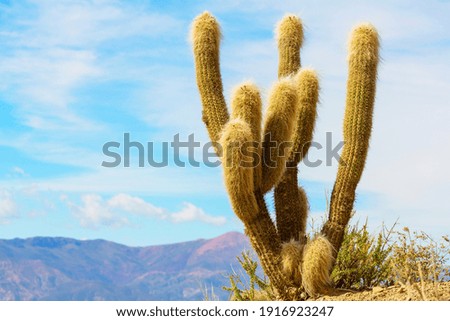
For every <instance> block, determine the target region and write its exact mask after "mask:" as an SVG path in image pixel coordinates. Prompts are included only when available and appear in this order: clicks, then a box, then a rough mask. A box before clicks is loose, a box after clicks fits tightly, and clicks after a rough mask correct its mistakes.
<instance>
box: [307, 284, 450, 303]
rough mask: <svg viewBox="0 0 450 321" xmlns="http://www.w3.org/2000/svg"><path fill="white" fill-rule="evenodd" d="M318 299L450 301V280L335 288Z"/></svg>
mask: <svg viewBox="0 0 450 321" xmlns="http://www.w3.org/2000/svg"><path fill="white" fill-rule="evenodd" d="M313 300H317V301H425V300H443V301H450V282H439V283H423V284H420V283H417V284H413V285H394V286H390V287H374V288H373V289H371V290H366V291H346V290H335V291H334V293H330V294H329V295H325V296H321V297H318V298H315V299H313Z"/></svg>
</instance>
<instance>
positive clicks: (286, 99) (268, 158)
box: [261, 78, 297, 193]
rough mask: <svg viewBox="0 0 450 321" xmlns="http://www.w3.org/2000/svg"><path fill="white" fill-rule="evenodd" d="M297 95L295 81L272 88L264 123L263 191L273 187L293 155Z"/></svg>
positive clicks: (283, 80)
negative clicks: (292, 142) (292, 143)
mask: <svg viewBox="0 0 450 321" xmlns="http://www.w3.org/2000/svg"><path fill="white" fill-rule="evenodd" d="M296 104H297V92H296V89H295V86H294V83H293V81H292V79H290V78H284V79H281V80H279V81H278V83H276V84H275V85H274V87H273V88H272V93H271V95H270V98H269V106H268V108H267V113H266V117H265V121H264V134H263V146H262V148H263V150H262V156H263V157H262V158H263V162H262V189H261V190H262V192H263V193H266V192H268V191H269V190H270V189H272V187H274V186H275V185H276V184H277V183H278V181H279V180H280V178H281V176H282V175H283V173H284V170H285V168H286V160H287V159H288V157H289V155H290V151H291V148H292V146H291V145H290V144H289V143H290V142H291V139H292V132H293V127H294V120H295V118H296Z"/></svg>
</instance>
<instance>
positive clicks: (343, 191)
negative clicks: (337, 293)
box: [191, 12, 379, 300]
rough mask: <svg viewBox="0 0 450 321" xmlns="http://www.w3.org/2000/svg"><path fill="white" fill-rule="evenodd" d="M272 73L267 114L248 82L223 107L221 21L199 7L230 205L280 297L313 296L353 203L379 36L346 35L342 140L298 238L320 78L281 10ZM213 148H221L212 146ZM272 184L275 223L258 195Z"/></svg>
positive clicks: (295, 21) (196, 34) (209, 118)
mask: <svg viewBox="0 0 450 321" xmlns="http://www.w3.org/2000/svg"><path fill="white" fill-rule="evenodd" d="M276 33H277V42H278V51H279V65H278V78H279V79H278V81H277V82H276V83H275V85H274V86H273V88H272V90H271V94H270V97H269V105H268V108H267V112H266V115H265V117H264V119H263V117H262V107H261V97H260V92H259V90H258V88H257V87H256V86H255V85H254V84H252V83H249V82H247V83H243V84H241V85H240V86H238V87H237V88H236V89H235V90H234V93H233V96H232V99H231V105H232V110H231V115H229V114H228V110H227V107H226V103H225V99H224V95H223V85H222V80H221V75H220V64H219V47H220V38H221V34H220V26H219V24H218V23H217V21H216V19H215V18H214V17H213V16H212V15H211V14H210V13H208V12H204V13H202V14H200V15H199V16H197V17H196V18H195V20H194V22H193V25H192V34H191V36H192V45H193V51H194V58H195V69H196V79H197V85H198V89H199V92H200V96H201V102H202V105H203V121H204V123H205V125H206V128H207V130H208V133H209V136H210V139H211V141H212V142H214V143H220V145H217V144H216V145H215V146H216V152H217V153H218V155H220V156H221V158H222V164H223V168H224V171H223V175H224V182H225V186H226V189H227V192H228V194H229V198H230V201H231V205H232V208H233V211H234V212H235V214H236V215H237V217H238V218H239V219H240V220H241V221H242V222H243V224H244V227H245V233H246V234H247V235H248V237H249V239H250V242H251V244H252V246H253V248H254V249H255V251H256V253H257V255H258V257H259V259H260V262H261V265H262V267H263V270H264V272H265V273H266V275H267V276H268V278H269V281H270V283H271V285H272V286H273V287H274V288H275V289H276V291H277V293H278V296H279V298H280V299H283V300H295V299H300V298H301V297H304V296H301V294H302V293H304V292H306V293H307V294H308V295H316V294H320V293H324V292H326V291H327V290H328V289H329V288H330V286H331V282H330V273H331V269H332V267H333V264H334V262H335V260H336V257H337V253H338V251H339V248H340V247H341V243H342V239H343V233H344V229H345V227H346V226H347V224H348V221H349V219H350V216H351V211H352V209H353V203H354V199H355V190H356V187H357V184H358V182H359V180H360V178H361V175H362V171H363V169H364V164H365V159H366V156H367V151H368V148H369V138H370V133H371V129H372V115H373V105H374V97H375V84H376V74H377V64H378V47H379V41H378V34H377V32H376V30H375V28H374V27H372V26H371V25H367V24H365V25H360V26H358V27H357V28H355V29H354V31H353V32H352V35H351V42H350V49H349V75H348V83H347V101H346V109H345V115H344V139H345V145H344V150H343V153H342V159H341V162H340V164H339V168H338V173H337V177H336V181H335V184H334V188H333V192H332V197H331V203H330V210H329V213H328V219H327V221H326V222H325V224H324V226H323V228H322V231H321V234H320V235H317V236H315V237H314V238H313V239H312V240H309V241H308V240H307V237H306V220H307V214H308V208H309V205H308V200H307V197H306V193H305V191H304V189H303V188H302V187H299V186H298V178H297V176H298V169H297V166H298V164H299V162H301V160H302V159H303V158H304V157H305V155H306V154H307V152H308V149H309V146H310V142H311V140H312V136H313V132H314V125H315V121H316V116H317V112H316V106H317V103H318V97H319V82H318V77H317V75H316V73H315V72H314V71H313V70H311V69H302V68H301V66H300V47H301V45H302V42H303V27H302V22H301V20H300V19H299V18H298V17H296V16H294V15H287V16H285V17H284V18H283V19H282V20H281V22H280V23H279V24H278V26H277V30H276ZM218 146H220V147H221V148H219V147H218ZM272 189H273V190H274V198H275V211H276V222H274V221H273V220H272V218H271V217H270V214H269V211H268V210H267V206H266V203H265V199H264V195H265V194H266V193H267V192H268V191H270V190H272Z"/></svg>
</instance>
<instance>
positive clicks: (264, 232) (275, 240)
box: [220, 119, 289, 298]
mask: <svg viewBox="0 0 450 321" xmlns="http://www.w3.org/2000/svg"><path fill="white" fill-rule="evenodd" d="M252 136H253V135H252V132H251V129H250V126H249V125H248V124H247V123H246V122H245V121H243V120H241V119H232V120H230V121H229V122H228V123H227V124H226V125H225V128H224V131H223V134H222V137H221V140H220V143H221V146H222V147H223V162H222V163H223V165H224V181H225V186H226V188H227V191H228V194H229V196H230V200H231V205H232V207H233V210H234V212H235V213H236V215H237V216H238V217H239V219H240V220H241V221H242V222H243V223H244V226H245V232H246V234H247V235H248V236H249V239H250V242H251V244H252V246H253V248H254V249H255V251H256V253H257V254H258V257H259V259H260V262H261V265H262V267H263V269H264V272H265V273H266V274H267V276H268V277H269V280H270V283H271V284H272V285H273V286H274V287H275V288H276V289H277V290H278V292H279V295H280V297H282V298H283V297H284V296H285V295H286V290H287V288H288V286H289V283H288V281H287V280H286V278H285V276H284V274H283V272H282V266H281V261H280V253H281V241H280V239H279V237H278V234H277V231H276V228H275V225H274V224H273V222H272V219H271V218H270V215H269V212H268V211H267V208H266V204H265V201H264V197H263V194H262V193H261V192H260V191H255V190H254V184H253V178H254V177H253V165H252V164H251V159H250V163H248V161H249V159H245V155H246V150H245V149H246V148H248V147H249V146H250V145H249V143H251V142H252V139H253V137H252ZM284 298H285V297H284Z"/></svg>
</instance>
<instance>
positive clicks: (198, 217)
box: [170, 203, 226, 225]
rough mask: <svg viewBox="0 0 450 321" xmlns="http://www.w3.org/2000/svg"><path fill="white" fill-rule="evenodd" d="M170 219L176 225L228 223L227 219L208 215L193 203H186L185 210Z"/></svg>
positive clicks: (174, 214) (172, 215) (173, 214)
mask: <svg viewBox="0 0 450 321" xmlns="http://www.w3.org/2000/svg"><path fill="white" fill-rule="evenodd" d="M170 218H171V220H172V221H173V222H175V223H183V222H190V221H200V222H204V223H207V224H213V225H223V224H225V222H226V219H225V217H223V216H211V215H208V214H206V213H205V211H203V210H202V209H201V208H198V207H196V206H195V205H193V204H191V203H184V208H183V209H182V210H181V211H179V212H176V213H172V214H170Z"/></svg>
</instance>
